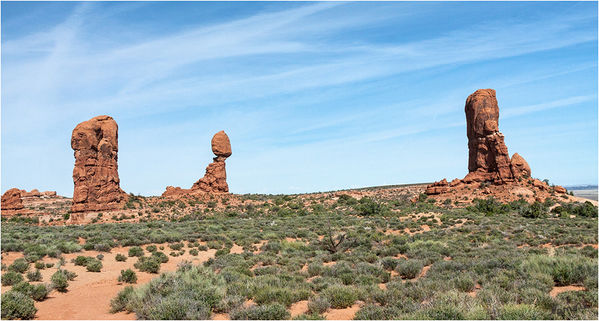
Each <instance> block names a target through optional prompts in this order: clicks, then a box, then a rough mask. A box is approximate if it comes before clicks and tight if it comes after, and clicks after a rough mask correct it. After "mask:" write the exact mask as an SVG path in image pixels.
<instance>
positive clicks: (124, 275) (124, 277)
mask: <svg viewBox="0 0 599 321" xmlns="http://www.w3.org/2000/svg"><path fill="white" fill-rule="evenodd" d="M118 281H119V282H125V283H137V274H135V271H133V270H131V269H127V270H121V275H119V278H118Z"/></svg>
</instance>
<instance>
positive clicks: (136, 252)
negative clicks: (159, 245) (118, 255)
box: [128, 246, 144, 257]
mask: <svg viewBox="0 0 599 321" xmlns="http://www.w3.org/2000/svg"><path fill="white" fill-rule="evenodd" d="M128 255H129V256H130V257H132V256H137V257H140V256H144V249H142V248H141V247H139V246H134V247H131V248H130V249H129V253H128Z"/></svg>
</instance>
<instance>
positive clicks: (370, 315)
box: [354, 304, 389, 320]
mask: <svg viewBox="0 0 599 321" xmlns="http://www.w3.org/2000/svg"><path fill="white" fill-rule="evenodd" d="M388 319H389V317H388V316H387V314H386V313H385V308H383V307H380V306H378V305H374V304H367V305H365V306H363V307H362V308H361V309H360V310H358V312H356V315H355V316H354V320H388Z"/></svg>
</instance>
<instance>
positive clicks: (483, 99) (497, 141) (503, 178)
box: [425, 89, 561, 199]
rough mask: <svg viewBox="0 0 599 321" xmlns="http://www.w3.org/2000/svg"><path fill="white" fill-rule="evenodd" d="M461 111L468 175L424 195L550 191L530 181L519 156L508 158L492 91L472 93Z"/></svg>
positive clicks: (430, 188)
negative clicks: (466, 146) (464, 132)
mask: <svg viewBox="0 0 599 321" xmlns="http://www.w3.org/2000/svg"><path fill="white" fill-rule="evenodd" d="M464 112H465V113H466V133H467V136H468V174H467V175H466V177H464V178H463V179H461V180H459V179H454V180H453V181H451V183H447V180H445V179H443V180H442V181H439V182H435V183H433V184H431V185H429V186H428V187H427V188H426V191H425V193H426V194H428V195H441V194H451V195H454V196H453V197H455V198H456V199H460V198H463V197H464V195H462V194H464V193H471V192H470V191H474V192H478V191H479V192H480V194H481V195H482V194H493V195H494V196H496V195H495V194H497V195H500V194H501V193H504V192H506V191H521V189H518V188H517V187H521V186H525V185H526V186H527V188H528V187H530V188H532V189H534V190H535V191H548V190H549V186H548V185H547V184H546V183H544V182H541V181H539V180H538V179H534V180H530V179H529V178H530V177H531V170H530V166H529V165H528V163H527V162H526V160H525V159H524V158H523V157H522V156H520V155H519V154H518V153H515V154H514V155H512V157H511V158H510V156H509V153H508V148H507V146H506V145H505V141H504V136H503V134H502V133H501V132H499V105H498V104H497V98H496V96H495V90H493V89H479V90H477V91H475V92H474V93H472V94H471V95H470V96H468V98H467V99H466V105H465V107H464ZM508 187H509V188H508ZM558 190H559V191H561V189H559V188H558V189H556V191H558ZM530 192H531V193H532V191H530ZM504 194H506V195H507V194H509V193H504ZM516 194H522V193H520V192H518V193H516ZM525 194H526V193H525ZM522 195H524V194H522ZM441 196H443V195H441Z"/></svg>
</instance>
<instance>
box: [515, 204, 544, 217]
mask: <svg viewBox="0 0 599 321" xmlns="http://www.w3.org/2000/svg"><path fill="white" fill-rule="evenodd" d="M519 212H520V215H521V216H522V217H526V218H541V217H546V216H547V208H546V207H545V206H544V205H543V203H541V202H539V201H535V202H534V203H532V204H530V205H529V206H524V207H522V208H521V209H520V211H519Z"/></svg>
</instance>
